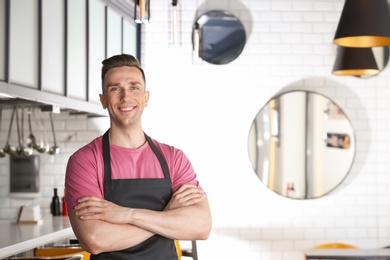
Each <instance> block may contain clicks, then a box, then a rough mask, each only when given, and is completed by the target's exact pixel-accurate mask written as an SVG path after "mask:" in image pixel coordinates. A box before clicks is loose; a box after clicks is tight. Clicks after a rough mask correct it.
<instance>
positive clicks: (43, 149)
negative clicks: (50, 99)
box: [34, 110, 50, 153]
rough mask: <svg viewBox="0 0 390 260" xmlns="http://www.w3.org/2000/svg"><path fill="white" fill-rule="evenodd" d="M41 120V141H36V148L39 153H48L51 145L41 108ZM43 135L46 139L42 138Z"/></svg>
mask: <svg viewBox="0 0 390 260" xmlns="http://www.w3.org/2000/svg"><path fill="white" fill-rule="evenodd" d="M39 121H40V130H41V141H40V142H36V143H35V146H34V149H35V150H37V151H38V152H39V153H47V152H49V148H50V147H49V144H48V142H47V136H46V130H45V124H44V122H43V118H42V113H41V111H40V110H39ZM42 135H43V136H44V139H43V138H42Z"/></svg>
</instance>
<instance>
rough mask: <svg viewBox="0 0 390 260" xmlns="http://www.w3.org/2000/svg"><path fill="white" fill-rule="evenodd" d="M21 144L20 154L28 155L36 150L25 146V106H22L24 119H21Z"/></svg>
mask: <svg viewBox="0 0 390 260" xmlns="http://www.w3.org/2000/svg"><path fill="white" fill-rule="evenodd" d="M19 146H20V148H19V149H20V156H23V157H28V156H30V155H32V153H33V152H34V149H32V148H30V147H28V146H27V147H25V146H24V107H22V119H21V129H20V140H19Z"/></svg>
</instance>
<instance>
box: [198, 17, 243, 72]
mask: <svg viewBox="0 0 390 260" xmlns="http://www.w3.org/2000/svg"><path fill="white" fill-rule="evenodd" d="M192 41H193V49H194V54H195V55H196V56H198V57H200V58H201V59H203V60H205V61H207V62H209V63H212V64H227V63H229V62H231V61H233V60H235V59H236V58H237V57H238V56H239V55H240V54H241V52H242V50H243V49H244V46H245V43H246V34H245V28H244V26H243V25H242V23H241V21H240V20H239V19H238V18H237V17H235V16H234V15H233V14H231V13H229V12H228V11H221V10H212V11H208V12H206V13H204V14H202V15H201V16H200V17H199V18H198V19H197V20H196V22H195V24H194V27H193V33H192Z"/></svg>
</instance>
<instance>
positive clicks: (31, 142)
mask: <svg viewBox="0 0 390 260" xmlns="http://www.w3.org/2000/svg"><path fill="white" fill-rule="evenodd" d="M31 113H32V109H31V108H29V109H28V111H27V117H28V118H27V120H28V129H29V131H30V134H29V135H28V137H27V146H28V147H30V148H34V147H35V146H36V145H37V139H36V138H35V135H34V134H33V132H32V127H31Z"/></svg>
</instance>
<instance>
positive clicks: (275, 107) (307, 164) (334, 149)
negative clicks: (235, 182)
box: [248, 90, 355, 199]
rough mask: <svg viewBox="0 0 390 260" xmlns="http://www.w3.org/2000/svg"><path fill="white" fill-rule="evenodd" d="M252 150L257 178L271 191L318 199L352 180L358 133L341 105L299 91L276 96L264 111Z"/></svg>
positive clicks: (251, 139) (253, 132)
mask: <svg viewBox="0 0 390 260" xmlns="http://www.w3.org/2000/svg"><path fill="white" fill-rule="evenodd" d="M248 147H249V156H250V160H251V162H252V166H253V169H254V170H255V173H256V175H257V176H258V177H259V179H260V180H261V181H262V183H263V184H264V185H266V186H267V187H268V188H269V189H270V190H272V191H274V192H276V193H277V194H279V195H281V196H285V197H288V198H294V199H314V198H319V197H322V196H324V195H325V194H327V193H329V192H331V191H332V190H333V189H335V188H336V187H337V186H338V185H339V184H340V183H341V182H342V181H343V180H344V178H345V177H346V176H347V174H348V172H349V170H350V167H351V165H352V162H353V159H354V156H355V135H354V132H353V129H352V125H351V123H350V121H349V119H348V118H347V116H346V115H345V113H344V112H343V111H342V109H341V108H340V107H339V106H338V105H337V104H336V103H334V102H333V101H332V100H330V99H329V98H327V97H325V96H323V95H321V94H318V93H314V92H310V91H303V90H295V91H290V92H286V93H282V94H279V95H277V96H275V97H273V98H271V99H270V100H269V102H268V103H267V104H266V105H265V106H264V107H263V108H262V109H261V110H260V112H259V113H258V114H257V115H256V117H255V119H254V121H253V123H252V126H251V129H250V133H249V143H248ZM335 162H337V163H335Z"/></svg>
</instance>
